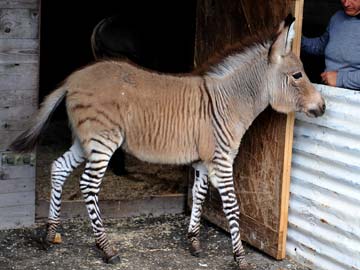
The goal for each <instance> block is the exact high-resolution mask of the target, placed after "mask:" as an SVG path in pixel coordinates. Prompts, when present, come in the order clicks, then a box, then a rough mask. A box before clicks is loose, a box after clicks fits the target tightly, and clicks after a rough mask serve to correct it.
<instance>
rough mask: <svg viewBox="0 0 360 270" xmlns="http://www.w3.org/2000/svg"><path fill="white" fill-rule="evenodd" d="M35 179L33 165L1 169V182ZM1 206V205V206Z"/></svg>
mask: <svg viewBox="0 0 360 270" xmlns="http://www.w3.org/2000/svg"><path fill="white" fill-rule="evenodd" d="M24 178H26V179H35V168H34V166H32V165H18V166H5V165H3V164H2V166H1V167H0V181H1V180H10V179H24ZM0 205H1V204H0Z"/></svg>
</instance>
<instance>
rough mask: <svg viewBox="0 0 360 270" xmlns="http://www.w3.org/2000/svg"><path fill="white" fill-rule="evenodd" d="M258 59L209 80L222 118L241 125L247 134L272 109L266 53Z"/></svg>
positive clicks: (209, 86) (214, 100) (255, 58)
mask: <svg viewBox="0 0 360 270" xmlns="http://www.w3.org/2000/svg"><path fill="white" fill-rule="evenodd" d="M256 56H257V57H255V56H254V57H253V58H252V59H250V60H248V61H247V62H245V63H243V64H242V65H241V66H240V67H238V68H236V69H233V70H231V69H229V70H227V71H228V72H226V73H219V74H216V73H211V74H209V75H208V77H206V82H207V88H208V91H209V94H210V96H211V98H212V102H213V103H214V108H215V109H216V110H218V113H219V115H221V118H222V119H224V121H230V122H234V124H235V123H237V124H240V125H241V126H242V127H243V128H244V129H245V130H246V129H247V128H248V127H249V126H250V125H251V123H252V122H253V120H254V119H255V118H256V117H257V116H258V115H259V114H260V113H261V112H262V111H263V110H264V109H265V108H266V107H267V106H268V105H269V93H268V87H267V77H268V75H267V74H268V72H267V67H268V60H267V52H261V53H257V55H256Z"/></svg>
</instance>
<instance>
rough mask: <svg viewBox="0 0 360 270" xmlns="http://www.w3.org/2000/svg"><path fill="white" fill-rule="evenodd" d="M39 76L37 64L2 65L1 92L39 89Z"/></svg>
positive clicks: (0, 67)
mask: <svg viewBox="0 0 360 270" xmlns="http://www.w3.org/2000/svg"><path fill="white" fill-rule="evenodd" d="M38 74H39V65H38V64H37V63H31V64H27V63H12V64H0V91H3V90H29V89H37V88H38V84H39V75H38Z"/></svg>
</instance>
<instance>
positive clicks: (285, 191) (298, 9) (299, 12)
mask: <svg viewBox="0 0 360 270" xmlns="http://www.w3.org/2000/svg"><path fill="white" fill-rule="evenodd" d="M293 3H294V4H293V14H294V16H295V34H296V36H295V38H294V41H293V47H292V50H293V52H294V53H295V54H296V55H297V56H299V57H300V49H301V30H302V18H303V9H304V0H294V1H293ZM294 123H295V113H289V114H288V115H287V118H286V134H285V148H284V167H283V178H282V190H281V206H280V224H279V250H278V255H277V259H283V258H285V255H286V236H287V227H288V211H289V195H290V174H291V159H292V145H293V135H294Z"/></svg>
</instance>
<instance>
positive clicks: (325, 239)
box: [287, 85, 360, 270]
mask: <svg viewBox="0 0 360 270" xmlns="http://www.w3.org/2000/svg"><path fill="white" fill-rule="evenodd" d="M316 87H317V88H318V89H319V90H320V91H321V92H322V94H323V96H324V97H325V100H326V105H327V111H326V113H325V115H324V116H323V117H320V118H316V119H313V118H308V117H306V116H305V115H303V114H297V115H296V122H295V129H294V145H293V159H292V173H291V187H290V192H291V195H290V208H289V228H288V238H287V254H288V255H289V256H291V257H293V258H294V259H295V260H297V261H300V262H302V263H305V264H306V265H308V266H309V267H310V268H312V269H323V270H342V269H349V270H350V269H352V270H354V269H360V92H357V91H351V90H346V89H341V88H333V87H328V86H324V85H316Z"/></svg>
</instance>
